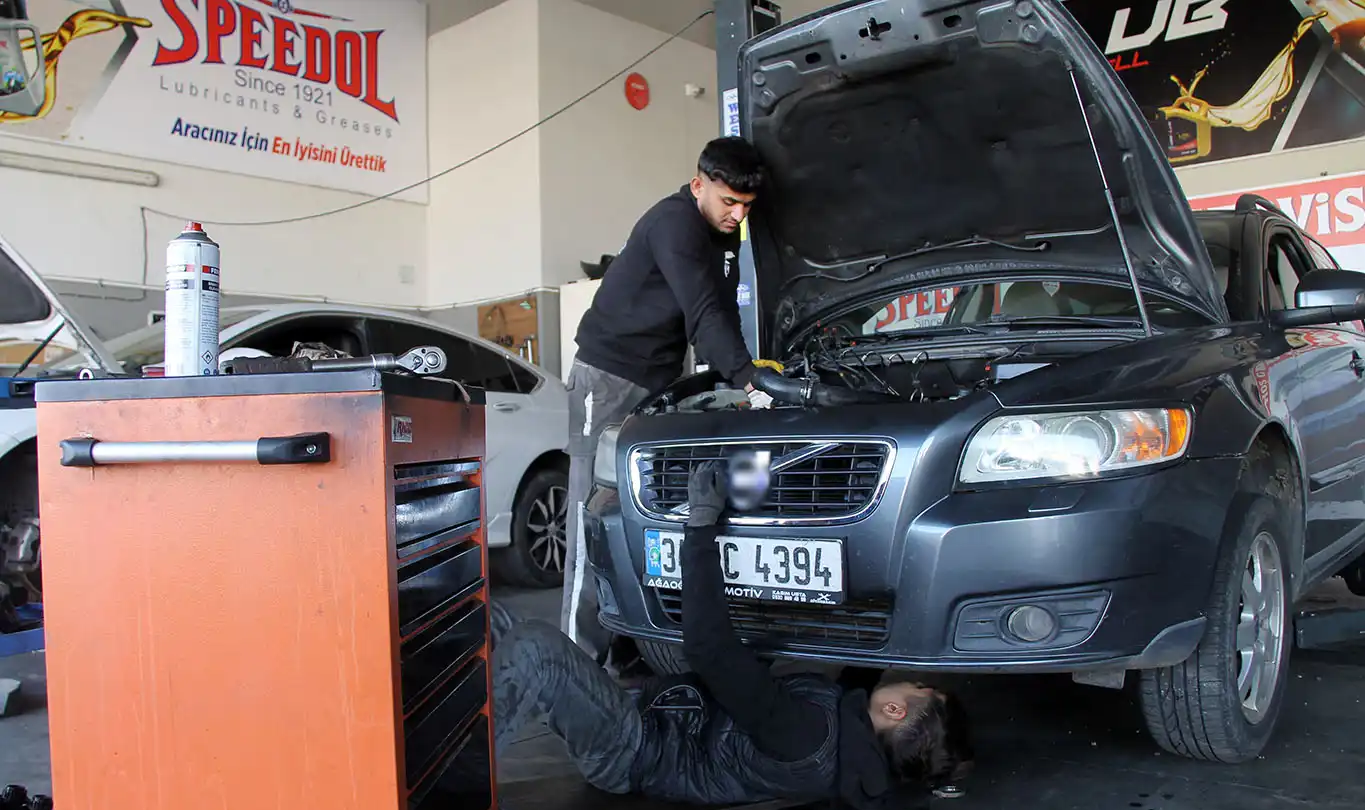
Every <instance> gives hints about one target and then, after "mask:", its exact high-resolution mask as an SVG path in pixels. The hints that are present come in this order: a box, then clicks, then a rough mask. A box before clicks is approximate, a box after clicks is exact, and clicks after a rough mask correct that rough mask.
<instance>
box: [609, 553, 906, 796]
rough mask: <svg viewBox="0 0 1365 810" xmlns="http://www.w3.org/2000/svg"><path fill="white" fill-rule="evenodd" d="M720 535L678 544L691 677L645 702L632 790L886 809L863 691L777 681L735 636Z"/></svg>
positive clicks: (813, 679)
mask: <svg viewBox="0 0 1365 810" xmlns="http://www.w3.org/2000/svg"><path fill="white" fill-rule="evenodd" d="M718 533H719V531H718V529H716V528H704V529H703V528H692V527H689V528H688V529H687V530H686V537H685V538H684V541H683V550H682V555H683V571H684V577H683V599H682V601H683V619H682V622H683V652H684V655H685V657H686V659H687V663H688V665H689V666H690V668H691V669H692V673H691V674H689V675H683V676H673V677H669V678H664V679H660V680H658V681H656V682H654V683H653V684H651V686H650V687H649V688H648V689H647V690H646V691H645V693H644V694H643V695H642V697H641V701H640V705H641V707H642V714H643V717H644V721H645V723H644V727H645V735H644V745H643V747H642V750H641V752H640V755H639V756H638V757H637V758H636V760H635V773H634V786H635V789H636V790H637V791H638V792H640V793H642V794H644V795H646V796H650V797H652V798H658V799H663V800H671V801H683V802H693V803H700V804H736V803H743V802H756V801H765V800H769V799H795V800H808V801H818V800H821V799H836V800H842V801H843V802H844V803H846V804H847V805H850V806H852V807H855V808H859V810H873V808H880V807H883V806H884V803H885V801H886V800H887V799H888V798H889V797H890V795H891V779H890V771H889V769H888V766H887V762H886V759H885V756H884V754H883V753H882V748H881V745H880V744H879V742H878V740H877V738H876V736H875V734H874V733H873V730H872V721H871V719H870V718H869V716H868V711H867V693H866V692H865V691H863V690H861V689H855V690H849V691H845V690H843V689H841V688H840V687H839V686H838V685H837V684H835V683H833V682H831V681H830V680H829V679H827V678H823V677H820V676H816V675H796V676H788V677H783V678H777V677H774V676H773V674H772V672H771V670H770V667H769V666H768V664H766V663H764V662H763V661H762V660H760V659H759V658H758V656H757V655H755V654H754V653H753V651H752V650H750V649H749V648H748V647H746V646H745V645H743V644H742V643H741V642H740V640H739V637H738V636H737V635H736V634H735V630H734V627H733V625H732V624H731V622H730V615H729V609H728V605H727V602H726V598H725V593H724V582H723V580H722V577H721V566H720V551H719V549H718V547H717V544H716V536H717V535H718Z"/></svg>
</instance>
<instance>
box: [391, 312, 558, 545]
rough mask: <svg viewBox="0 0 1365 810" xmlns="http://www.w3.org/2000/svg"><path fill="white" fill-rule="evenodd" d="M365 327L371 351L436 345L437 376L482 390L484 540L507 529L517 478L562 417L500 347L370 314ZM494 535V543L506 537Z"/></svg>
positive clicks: (548, 445) (550, 445) (546, 446)
mask: <svg viewBox="0 0 1365 810" xmlns="http://www.w3.org/2000/svg"><path fill="white" fill-rule="evenodd" d="M368 332H369V334H370V341H371V349H372V351H375V352H388V353H392V354H403V353H404V352H407V351H408V350H409V349H412V348H415V347H417V346H438V347H440V348H441V350H442V351H444V352H445V353H446V359H447V367H446V373H445V374H444V375H442V376H446V377H450V378H451V379H455V380H459V381H461V382H464V383H467V384H469V385H474V386H478V387H480V388H483V389H484V391H485V392H486V400H487V405H486V408H485V411H484V432H485V436H486V439H485V449H484V454H485V455H484V483H485V490H486V495H485V497H486V498H487V509H488V512H489V515H488V520H489V523H490V526H489V529H490V539H493V538H492V535H494V534H500V530H501V531H508V530H509V529H508V528H507V522H508V521H509V520H510V519H511V512H512V509H513V507H514V503H513V502H514V500H515V498H516V492H517V488H518V487H519V486H520V484H521V480H522V477H523V476H524V475H525V474H526V470H527V468H529V467H530V466H531V464H532V462H534V461H535V460H536V459H537V458H538V457H539V456H540V455H541V454H542V453H544V452H546V451H547V450H550V449H554V448H555V447H558V446H562V444H563V442H564V441H565V438H566V437H567V433H568V422H567V416H566V417H565V423H564V426H563V427H562V428H559V429H556V428H555V427H554V418H553V414H550V413H547V410H546V407H545V405H544V404H543V402H542V401H541V399H540V398H539V397H537V396H536V389H537V386H536V384H535V383H536V382H538V380H537V381H534V382H528V378H527V370H526V369H524V368H521V367H519V366H518V365H516V363H515V361H513V360H512V359H511V358H509V357H507V356H506V355H505V354H503V353H502V352H500V351H496V350H494V349H491V348H488V347H485V346H483V345H481V344H479V343H478V342H476V341H472V340H469V339H467V338H465V337H463V336H461V335H457V334H454V333H452V332H447V331H444V330H437V329H433V328H429V327H427V326H424V325H422V324H417V323H413V322H411V321H404V320H400V319H394V320H385V319H380V318H372V319H370V322H369V327H368ZM530 377H531V378H534V377H535V374H534V373H531V374H530ZM528 386H529V388H530V389H531V390H530V391H527V392H525V393H523V391H522V388H523V387H528ZM556 434H558V435H556ZM555 441H558V442H559V444H558V445H557V444H555ZM497 539H498V540H499V541H500V542H499V543H498V545H502V544H503V543H505V542H506V541H505V540H502V538H501V537H498V538H497Z"/></svg>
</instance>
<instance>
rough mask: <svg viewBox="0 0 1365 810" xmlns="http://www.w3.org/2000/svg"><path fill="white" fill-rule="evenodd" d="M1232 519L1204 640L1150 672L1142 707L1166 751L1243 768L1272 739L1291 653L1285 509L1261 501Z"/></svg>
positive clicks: (1256, 500) (1144, 676)
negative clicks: (1232, 527)
mask: <svg viewBox="0 0 1365 810" xmlns="http://www.w3.org/2000/svg"><path fill="white" fill-rule="evenodd" d="M1243 507H1245V508H1243ZM1231 514H1232V515H1233V516H1234V517H1232V520H1235V521H1238V523H1237V531H1236V535H1235V540H1232V541H1231V542H1229V543H1228V546H1227V549H1226V551H1225V553H1224V555H1223V559H1222V560H1220V562H1219V565H1218V569H1217V571H1216V573H1215V578H1214V583H1213V590H1212V595H1211V602H1210V605H1209V608H1208V611H1207V617H1208V623H1207V625H1206V627H1205V631H1204V639H1203V641H1201V642H1200V644H1199V647H1198V648H1197V649H1196V650H1195V652H1194V654H1192V655H1191V656H1190V657H1189V658H1188V659H1186V660H1185V661H1184V662H1182V663H1180V664H1177V665H1175V666H1173V667H1167V668H1164V669H1157V670H1148V671H1144V672H1143V673H1142V677H1141V692H1140V695H1141V697H1140V700H1141V704H1142V710H1143V715H1144V717H1145V719H1146V722H1147V727H1148V730H1149V731H1150V732H1151V734H1152V736H1153V738H1155V740H1156V742H1157V744H1158V745H1160V746H1161V747H1162V748H1164V749H1165V750H1167V751H1169V752H1171V753H1174V754H1179V755H1181V756H1184V757H1189V758H1191V759H1199V760H1207V761H1211V762H1225V763H1238V762H1245V761H1247V760H1250V759H1254V758H1255V757H1256V756H1258V755H1259V754H1260V753H1261V751H1262V750H1263V749H1264V748H1265V745H1266V743H1267V741H1268V740H1269V739H1270V736H1271V733H1272V732H1273V730H1274V728H1275V723H1276V720H1277V719H1278V717H1279V713H1280V708H1281V706H1282V705H1283V703H1284V690H1285V686H1286V684H1287V682H1288V678H1287V677H1286V673H1287V672H1288V669H1289V653H1290V650H1291V647H1292V645H1291V635H1290V633H1291V618H1290V604H1289V573H1288V569H1287V565H1288V555H1287V554H1286V553H1285V547H1286V545H1285V538H1286V534H1285V527H1286V526H1287V525H1288V520H1287V517H1288V516H1287V515H1286V510H1285V509H1284V507H1283V506H1281V505H1280V504H1279V503H1278V502H1276V501H1275V500H1272V499H1270V498H1267V497H1264V496H1259V497H1253V498H1248V499H1246V500H1243V501H1242V502H1241V503H1239V504H1237V506H1236V508H1235V509H1234V511H1233V512H1232V513H1231Z"/></svg>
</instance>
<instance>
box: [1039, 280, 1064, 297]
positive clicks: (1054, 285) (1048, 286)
mask: <svg viewBox="0 0 1365 810" xmlns="http://www.w3.org/2000/svg"><path fill="white" fill-rule="evenodd" d="M1061 288H1062V283H1061V282H1060V281H1044V282H1043V289H1044V290H1046V291H1047V294H1048V295H1052V296H1055V295H1057V291H1058V290H1060V289H1061Z"/></svg>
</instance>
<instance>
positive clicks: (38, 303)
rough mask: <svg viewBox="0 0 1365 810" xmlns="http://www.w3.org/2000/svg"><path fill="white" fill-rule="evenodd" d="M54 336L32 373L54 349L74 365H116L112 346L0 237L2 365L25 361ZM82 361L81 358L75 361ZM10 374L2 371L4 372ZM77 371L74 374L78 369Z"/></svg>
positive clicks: (103, 367) (109, 369) (107, 367)
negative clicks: (100, 338) (110, 351)
mask: <svg viewBox="0 0 1365 810" xmlns="http://www.w3.org/2000/svg"><path fill="white" fill-rule="evenodd" d="M49 336H52V338H53V339H52V341H51V342H50V343H49V344H48V347H47V349H46V351H47V355H46V356H44V355H40V356H38V357H36V358H35V359H34V361H33V362H32V363H31V364H30V365H29V367H28V369H27V372H26V373H31V372H33V371H34V370H35V369H37V367H38V366H39V365H41V364H42V363H44V362H46V361H47V359H46V358H50V357H51V356H52V354H53V353H61V352H63V351H65V352H67V353H68V354H67V356H68V357H70V358H72V362H73V364H74V365H73V369H75V368H80V367H85V366H88V367H90V368H92V369H99V370H102V371H104V372H112V371H113V370H114V369H116V368H117V364H116V363H115V362H114V360H113V357H112V356H111V355H110V354H109V351H108V349H107V348H106V347H105V346H104V344H103V343H101V342H100V340H99V339H98V338H96V337H95V335H94V333H93V332H92V331H91V330H90V329H89V327H87V326H86V325H85V324H84V323H83V322H82V321H81V320H80V319H79V318H77V317H76V316H75V315H73V314H72V313H71V311H70V310H69V309H67V308H66V306H65V305H64V304H62V302H61V299H60V298H58V297H57V294H56V293H55V292H53V291H52V288H51V287H49V286H47V284H46V283H45V282H44V281H43V279H42V277H41V276H39V275H38V273H37V272H36V271H34V269H33V268H32V267H31V266H29V264H28V262H26V261H24V258H23V257H22V256H20V255H19V253H18V251H16V250H15V249H14V247H13V246H12V245H10V244H9V243H8V242H6V241H5V239H4V237H3V236H0V365H2V366H9V365H14V364H17V363H20V362H22V360H23V358H22V357H20V355H24V356H27V355H28V354H29V353H30V352H31V351H33V350H35V349H37V348H38V347H39V346H40V345H41V344H42V342H43V341H44V340H45V339H47V338H48V337H49ZM77 360H80V361H81V362H76V361H77ZM8 373H10V372H0V376H3V375H4V374H8ZM73 373H74V372H73Z"/></svg>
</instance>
